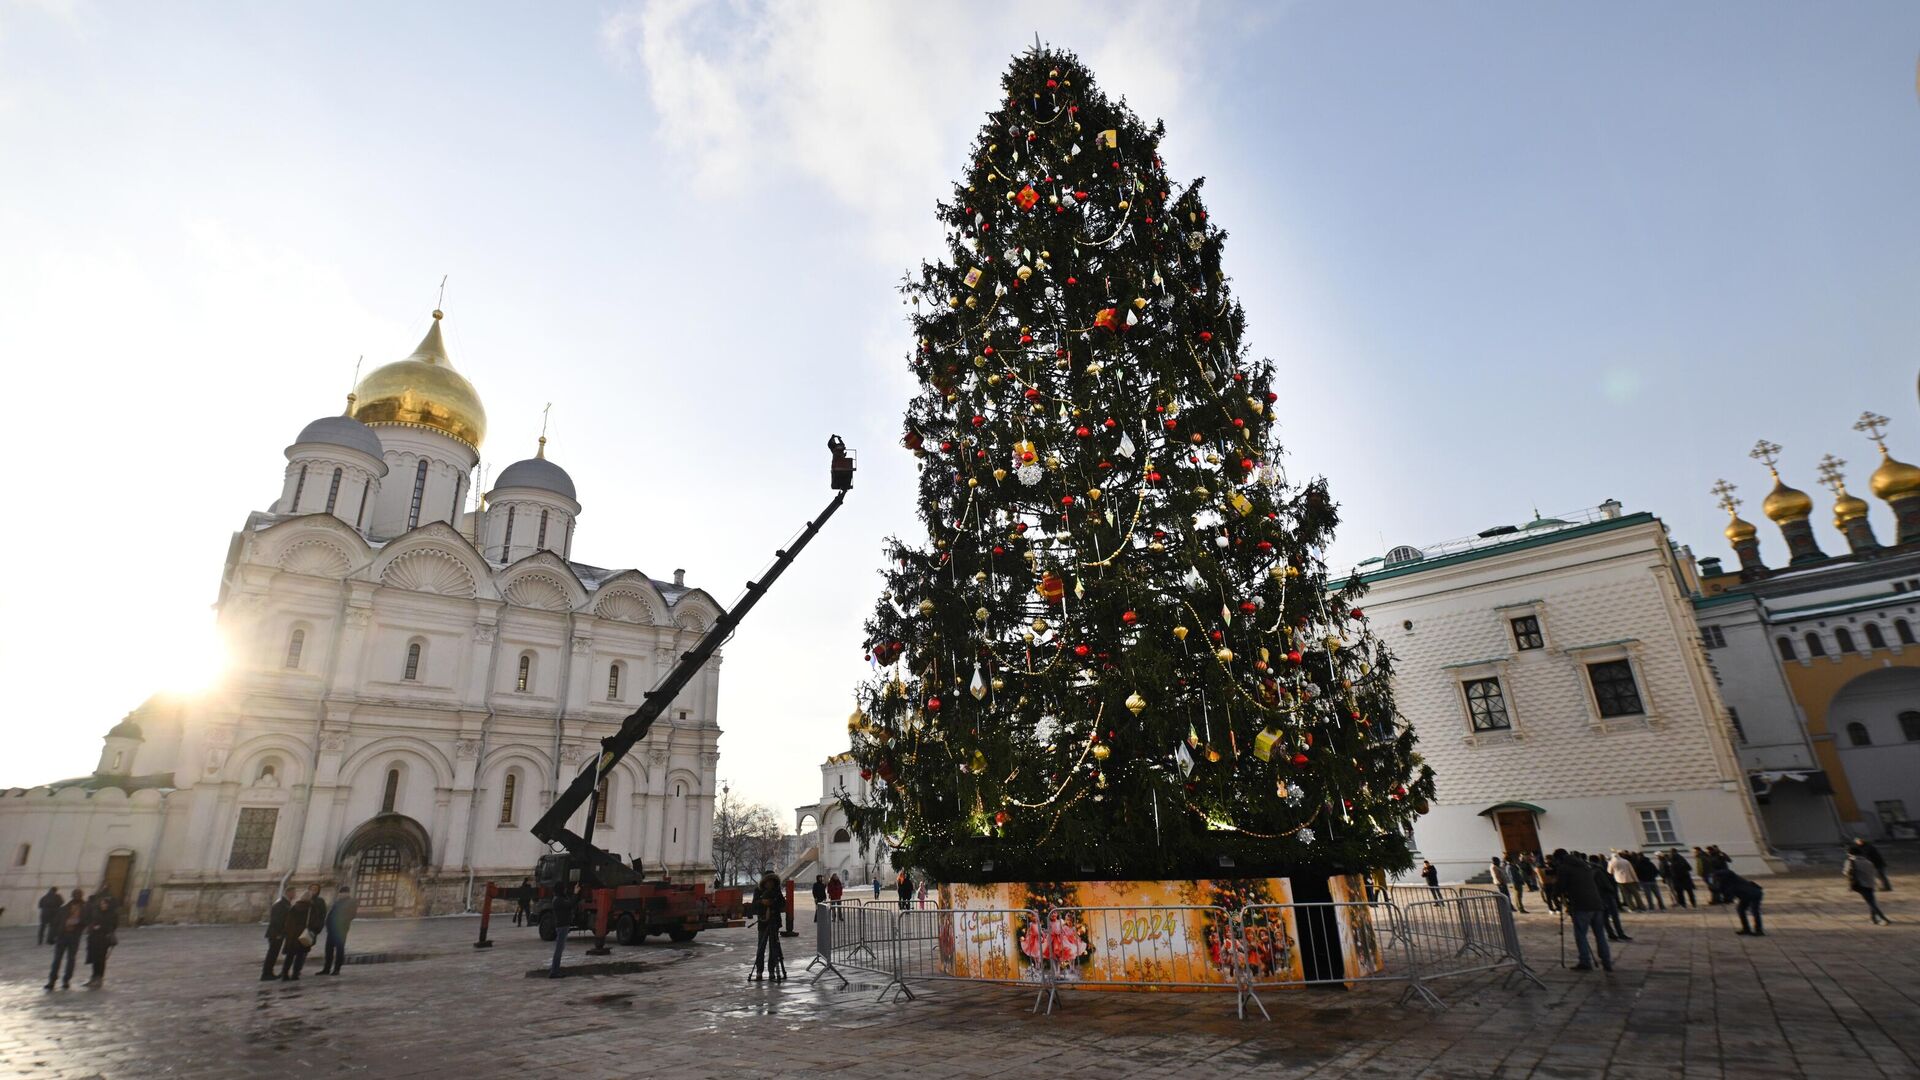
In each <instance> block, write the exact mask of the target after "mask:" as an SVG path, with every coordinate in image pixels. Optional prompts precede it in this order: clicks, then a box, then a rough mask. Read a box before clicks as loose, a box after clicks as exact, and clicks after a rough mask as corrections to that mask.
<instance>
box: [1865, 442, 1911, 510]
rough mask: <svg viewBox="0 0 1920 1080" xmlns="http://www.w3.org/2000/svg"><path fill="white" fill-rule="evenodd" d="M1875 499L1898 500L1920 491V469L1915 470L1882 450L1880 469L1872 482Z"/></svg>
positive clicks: (1874, 471)
mask: <svg viewBox="0 0 1920 1080" xmlns="http://www.w3.org/2000/svg"><path fill="white" fill-rule="evenodd" d="M1871 486H1872V488H1873V494H1874V497H1875V498H1880V499H1898V498H1900V497H1902V496H1904V495H1911V494H1913V493H1914V492H1916V491H1920V468H1915V467H1913V466H1912V465H1909V464H1907V463H1906V462H1904V461H1901V460H1899V459H1898V458H1896V457H1894V456H1893V455H1892V454H1889V453H1887V448H1886V447H1884V446H1883V447H1881V448H1880V467H1879V468H1877V469H1875V470H1873V479H1872V481H1871Z"/></svg>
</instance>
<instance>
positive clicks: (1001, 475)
mask: <svg viewBox="0 0 1920 1080" xmlns="http://www.w3.org/2000/svg"><path fill="white" fill-rule="evenodd" d="M1006 478H1007V470H1005V469H995V470H993V479H994V482H996V483H998V482H999V481H1001V480H1005V479H1006Z"/></svg>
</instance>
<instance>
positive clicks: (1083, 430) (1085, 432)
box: [1073, 424, 1093, 439]
mask: <svg viewBox="0 0 1920 1080" xmlns="http://www.w3.org/2000/svg"><path fill="white" fill-rule="evenodd" d="M1073 433H1074V434H1075V435H1078V436H1080V437H1081V438H1083V439H1084V438H1086V437H1087V436H1089V435H1091V434H1093V432H1092V431H1091V430H1089V429H1088V428H1087V425H1085V424H1081V425H1080V426H1079V427H1077V428H1074V429H1073Z"/></svg>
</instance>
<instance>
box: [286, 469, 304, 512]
mask: <svg viewBox="0 0 1920 1080" xmlns="http://www.w3.org/2000/svg"><path fill="white" fill-rule="evenodd" d="M305 490H307V467H306V466H305V465H302V466H300V478H299V479H297V480H295V481H294V482H293V505H292V506H289V507H287V513H289V514H297V513H299V512H300V493H301V492H303V491H305Z"/></svg>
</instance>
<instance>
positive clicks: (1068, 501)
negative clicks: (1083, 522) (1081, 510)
mask: <svg viewBox="0 0 1920 1080" xmlns="http://www.w3.org/2000/svg"><path fill="white" fill-rule="evenodd" d="M1060 505H1061V506H1072V505H1073V496H1071V495H1062V496H1060Z"/></svg>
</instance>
